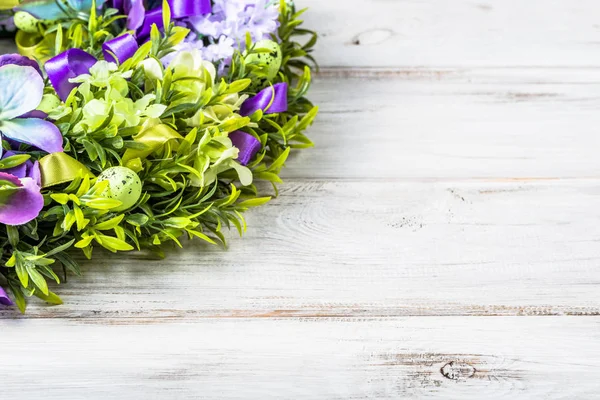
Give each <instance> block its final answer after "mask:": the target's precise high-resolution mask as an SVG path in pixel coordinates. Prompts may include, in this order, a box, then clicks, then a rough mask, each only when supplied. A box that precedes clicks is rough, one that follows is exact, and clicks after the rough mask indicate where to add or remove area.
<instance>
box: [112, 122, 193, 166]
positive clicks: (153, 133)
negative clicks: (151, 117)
mask: <svg viewBox="0 0 600 400" xmlns="http://www.w3.org/2000/svg"><path fill="white" fill-rule="evenodd" d="M178 139H183V136H181V135H180V134H179V133H177V131H175V130H174V129H173V128H171V127H170V126H168V125H165V124H159V125H155V126H153V127H150V128H148V129H146V130H144V131H143V132H141V133H139V134H138V135H136V136H134V137H133V140H134V141H136V142H139V143H143V144H145V145H146V148H144V149H143V150H137V149H127V150H125V154H123V159H122V164H123V165H126V166H127V167H129V168H132V167H135V164H139V162H140V160H144V159H145V158H146V157H148V156H149V155H150V154H152V153H154V152H155V151H156V150H158V149H160V148H161V147H162V146H164V145H165V144H166V143H167V142H168V141H169V140H178ZM136 159H139V160H136ZM129 164H131V166H130V165H129ZM132 169H134V170H135V168H132Z"/></svg>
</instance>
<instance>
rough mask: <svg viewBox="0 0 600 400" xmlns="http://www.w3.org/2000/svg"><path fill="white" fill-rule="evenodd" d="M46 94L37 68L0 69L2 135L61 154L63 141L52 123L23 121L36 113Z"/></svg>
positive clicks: (0, 125)
mask: <svg viewBox="0 0 600 400" xmlns="http://www.w3.org/2000/svg"><path fill="white" fill-rule="evenodd" d="M43 94H44V81H43V79H42V77H41V76H40V74H39V73H38V72H37V70H36V69H35V68H33V67H30V66H19V65H15V64H8V65H4V66H2V67H0V132H1V133H2V136H3V137H7V138H9V139H12V140H14V141H16V142H20V143H26V144H29V145H31V146H34V147H37V148H38V149H40V150H43V151H45V152H48V153H54V152H59V151H62V150H63V147H62V143H63V138H62V135H61V133H60V131H59V130H58V128H57V127H56V126H55V125H54V124H53V123H51V122H49V121H45V120H43V119H39V118H24V117H23V116H24V115H25V114H27V113H29V112H31V111H33V110H35V109H36V107H37V106H38V105H39V104H40V102H41V100H42V95H43Z"/></svg>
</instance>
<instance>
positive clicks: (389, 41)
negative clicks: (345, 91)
mask: <svg viewBox="0 0 600 400" xmlns="http://www.w3.org/2000/svg"><path fill="white" fill-rule="evenodd" d="M296 3H297V4H298V5H299V6H302V7H304V6H306V7H311V11H310V12H308V13H307V14H306V15H305V20H306V23H307V25H308V26H309V27H310V28H313V29H317V30H319V31H320V32H321V43H320V44H319V48H318V50H317V52H316V56H317V58H318V60H319V62H320V63H321V64H322V65H323V66H343V67H352V68H354V67H391V68H397V67H403V66H409V67H415V66H424V67H432V66H433V67H456V66H458V67H465V66H469V67H475V66H479V67H490V66H494V67H497V66H510V67H515V66H519V67H531V66H550V67H558V66H560V67H567V66H568V67H573V66H577V67H589V66H598V65H600V53H599V52H598V51H597V50H598V46H599V45H600V24H599V23H598V19H597V17H596V16H597V13H598V2H597V1H595V0H578V1H569V0H526V1H523V0H503V1H491V0H453V1H448V0H420V1H413V0H344V1H339V0H338V1H331V0H329V1H322V0H302V1H297V2H296ZM315 10H316V11H315Z"/></svg>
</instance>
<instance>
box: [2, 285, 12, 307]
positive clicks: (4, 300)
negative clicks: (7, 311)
mask: <svg viewBox="0 0 600 400" xmlns="http://www.w3.org/2000/svg"><path fill="white" fill-rule="evenodd" d="M0 304H3V305H5V306H12V305H13V302H12V300H11V299H10V297H8V295H7V294H6V292H5V291H4V289H2V287H0Z"/></svg>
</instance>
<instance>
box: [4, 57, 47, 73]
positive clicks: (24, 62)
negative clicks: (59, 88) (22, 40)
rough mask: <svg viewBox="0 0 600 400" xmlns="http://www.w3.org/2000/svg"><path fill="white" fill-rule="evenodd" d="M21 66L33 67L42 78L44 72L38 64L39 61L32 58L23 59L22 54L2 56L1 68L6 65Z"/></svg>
mask: <svg viewBox="0 0 600 400" xmlns="http://www.w3.org/2000/svg"><path fill="white" fill-rule="evenodd" d="M9 64H12V65H20V66H22V67H32V68H35V70H36V71H37V72H38V73H39V74H40V76H42V70H41V69H40V66H39V64H38V63H37V61H35V60H32V59H31V58H28V57H23V56H22V55H20V54H15V53H13V54H3V55H1V56H0V67H3V66H5V65H9Z"/></svg>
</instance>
